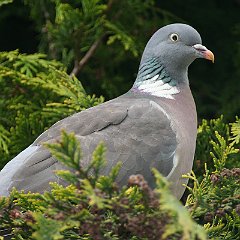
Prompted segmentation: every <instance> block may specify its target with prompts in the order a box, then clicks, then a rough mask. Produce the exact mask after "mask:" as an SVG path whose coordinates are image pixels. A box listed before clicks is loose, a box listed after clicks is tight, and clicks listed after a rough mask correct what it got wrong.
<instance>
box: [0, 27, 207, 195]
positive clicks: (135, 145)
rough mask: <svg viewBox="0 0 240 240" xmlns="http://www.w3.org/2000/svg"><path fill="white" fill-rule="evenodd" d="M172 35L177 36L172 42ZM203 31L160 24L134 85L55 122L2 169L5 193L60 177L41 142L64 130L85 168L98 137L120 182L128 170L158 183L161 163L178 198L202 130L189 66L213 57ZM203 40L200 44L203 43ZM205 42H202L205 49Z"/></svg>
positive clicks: (0, 191)
mask: <svg viewBox="0 0 240 240" xmlns="http://www.w3.org/2000/svg"><path fill="white" fill-rule="evenodd" d="M171 34H177V36H178V40H177V41H176V42H174V41H173V40H172V39H171ZM196 44H197V46H198V47H199V46H200V44H201V38H200V35H199V34H198V33H197V31H196V30H195V29H193V28H192V27H190V26H188V25H184V24H172V25H168V26H166V27H164V28H161V29H160V30H158V31H157V32H156V33H155V34H154V35H153V37H152V38H151V39H150V41H149V42H148V44H147V46H146V48H145V50H144V53H143V56H142V60H141V63H140V67H139V73H138V76H137V79H136V81H135V84H134V85H133V88H132V89H131V90H130V91H129V92H127V93H126V94H124V95H122V96H120V97H118V98H115V99H113V100H111V101H108V102H106V103H103V104H101V105H98V106H96V107H93V108H90V109H87V110H85V111H82V112H80V113H76V114H74V115H72V116H70V117H68V118H65V119H63V120H61V121H59V122H57V123H56V124H54V125H53V126H52V127H51V128H50V129H49V130H47V131H46V132H44V133H43V134H42V135H40V136H39V137H38V138H37V139H36V140H35V142H34V143H33V144H32V145H31V146H30V147H28V148H27V149H26V150H25V151H23V152H22V153H20V154H19V155H18V156H17V157H16V158H14V159H13V160H12V161H10V162H9V163H8V164H7V165H6V166H5V167H4V169H3V170H2V171H1V172H0V195H8V194H9V191H10V190H11V188H12V187H16V188H17V189H23V190H25V191H33V192H43V191H45V190H48V189H49V182H50V181H55V182H59V183H63V181H62V180H61V179H60V178H58V177H57V176H56V175H55V174H54V172H53V171H54V170H56V169H62V168H64V166H62V165H61V163H59V162H58V161H57V160H56V159H54V158H53V157H52V156H51V154H50V153H49V152H48V150H46V149H45V148H44V147H43V146H42V143H44V142H54V141H56V140H57V139H59V137H60V132H61V130H62V129H65V130H66V131H68V132H75V134H76V136H77V138H78V140H79V141H80V142H81V146H82V150H83V161H82V163H83V166H87V165H88V164H89V161H90V159H91V154H92V152H93V150H94V149H95V147H96V146H97V145H98V143H99V142H100V141H103V142H104V143H105V144H106V147H107V155H106V157H107V166H106V167H105V168H104V169H103V170H102V174H108V173H109V172H110V170H111V168H112V167H113V166H114V165H115V164H116V163H117V162H119V161H121V162H122V168H121V170H120V173H119V176H118V179H117V181H118V183H119V184H120V185H124V184H126V183H127V179H128V177H129V176H130V175H131V174H137V173H140V174H142V175H143V176H144V177H145V179H146V180H147V181H148V182H149V184H150V185H151V186H153V185H154V179H153V175H152V173H151V168H153V167H155V168H157V169H158V170H159V171H160V172H161V173H162V174H163V175H164V176H166V177H167V178H168V179H169V180H170V181H171V183H172V185H171V188H172V191H173V193H174V194H175V195H176V196H177V197H178V198H180V197H181V196H182V194H183V191H184V187H183V186H182V183H186V180H185V179H182V178H181V176H182V174H184V173H187V172H189V171H190V170H191V168H192V161H193V157H194V151H195V141H196V133H197V120H196V109H195V104H194V100H193V97H192V94H191V91H190V88H189V84H188V77H187V69H188V66H189V64H190V63H191V62H192V61H193V60H194V59H195V58H197V57H203V58H207V59H209V56H210V55H209V52H210V51H209V50H207V49H206V50H205V52H204V51H203V50H199V49H196V48H194V45H196ZM201 46H202V45H201ZM200 48H201V47H200Z"/></svg>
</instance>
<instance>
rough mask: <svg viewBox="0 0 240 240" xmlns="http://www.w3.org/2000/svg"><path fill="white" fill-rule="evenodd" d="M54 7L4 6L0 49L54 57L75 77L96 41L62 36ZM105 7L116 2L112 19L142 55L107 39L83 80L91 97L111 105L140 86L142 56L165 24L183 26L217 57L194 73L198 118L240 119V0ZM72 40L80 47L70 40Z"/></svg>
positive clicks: (193, 68)
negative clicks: (75, 67) (78, 62)
mask: <svg viewBox="0 0 240 240" xmlns="http://www.w3.org/2000/svg"><path fill="white" fill-rule="evenodd" d="M55 2H57V1H51V0H48V1H47V0H41V1H39V0H36V1H30V0H29V1H28V0H25V1H24V0H15V1H13V3H11V4H7V5H4V6H2V7H1V9H0V11H1V14H0V36H1V37H0V51H9V50H14V49H19V50H20V52H21V53H34V52H38V51H40V52H44V53H46V54H47V55H48V57H49V58H50V59H52V58H54V59H58V60H60V61H62V62H63V63H64V64H65V65H66V66H67V68H68V72H69V73H70V72H71V70H72V69H73V64H74V60H76V59H78V60H79V59H81V57H82V56H83V53H84V51H85V50H84V49H83V47H86V46H85V45H86V44H85V43H84V41H85V42H87V41H89V44H90V45H91V43H92V42H93V41H92V40H93V39H91V38H86V37H85V36H83V38H86V39H81V37H82V35H81V34H79V36H78V35H75V36H73V35H71V33H70V34H69V36H64V34H63V33H62V32H60V30H59V29H60V28H61V25H60V24H59V23H58V24H57V23H56V20H54V19H55V17H56V12H55V7H54V4H55ZM59 2H62V3H64V2H65V3H69V4H70V5H71V6H72V7H73V8H75V9H76V8H79V9H81V8H82V7H83V5H82V4H83V2H82V1H78V0H75V1H73V0H72V1H59ZM98 2H102V3H107V4H111V9H110V10H109V12H108V13H107V18H108V19H110V20H111V21H112V22H114V23H116V25H117V26H119V28H120V30H121V31H124V32H126V33H128V34H129V36H131V38H132V39H133V41H134V43H133V44H134V45H135V50H134V49H133V50H131V46H130V48H129V50H130V51H125V50H126V47H125V50H124V49H122V48H121V47H120V46H119V45H121V43H120V42H119V41H114V43H113V44H110V45H109V44H107V41H108V40H109V39H108V37H107V34H106V35H105V36H104V37H103V39H102V41H101V44H100V46H99V47H98V48H97V50H96V51H95V53H94V55H93V56H92V57H91V59H90V60H89V62H88V63H87V64H86V65H85V66H84V68H83V69H82V70H81V72H80V73H79V74H78V77H79V79H80V80H81V82H82V84H83V86H84V88H85V89H86V90H87V92H88V93H89V94H92V93H95V94H97V96H100V95H103V96H104V97H105V98H106V99H111V98H113V97H116V96H118V95H120V94H122V93H124V92H126V91H127V90H128V89H129V88H130V87H131V85H132V84H133V82H134V80H135V77H136V73H137V69H138V64H139V60H140V57H141V52H142V50H143V48H144V45H145V44H146V42H147V40H148V39H149V37H150V36H151V35H152V33H153V32H154V31H155V30H157V29H158V28H159V27H161V26H163V25H165V24H168V23H173V22H183V23H187V24H190V25H191V26H193V27H194V28H196V29H197V30H198V31H199V32H200V34H201V36H202V39H203V44H204V45H205V46H207V47H208V48H209V49H210V50H212V51H213V52H214V54H215V58H216V62H215V64H214V65H213V64H211V63H210V62H207V61H202V60H197V61H195V62H194V63H193V64H192V66H191V67H190V70H189V76H190V84H191V88H192V91H193V94H194V97H195V101H196V103H197V108H198V116H199V119H202V118H213V117H216V116H219V115H220V114H224V116H225V118H226V119H228V120H232V119H234V117H235V115H237V114H238V113H239V110H240V70H239V69H240V41H239V38H240V1H239V0H227V1H226V0H202V1H197V0H191V1H190V0H186V1H177V0H171V1H168V0H163V1H136V0H135V1H134V0H132V1H131V0H129V1H117V0H115V1H114V0H113V1H98ZM134 4H135V5H136V6H134ZM54 21H55V22H54ZM90 22H91V20H89V23H90ZM69 24H71V23H69ZM79 24H80V25H81V23H79ZM100 24H101V23H100ZM69 26H70V28H71V25H69ZM95 27H96V29H95V30H94V31H95V32H97V31H98V30H97V27H98V26H95ZM51 31H52V33H51V34H49V32H51ZM54 31H55V33H53V32H54ZM54 34H55V36H54V37H53V35H54ZM61 34H63V35H62V36H61ZM99 34H100V33H99ZM78 37H79V38H78ZM61 38H62V39H61ZM73 38H75V39H74V41H71V40H73ZM93 38H94V37H93ZM69 39H71V40H69ZM61 41H62V42H61ZM83 45H84V46H83ZM90 45H89V46H90ZM79 49H80V50H79Z"/></svg>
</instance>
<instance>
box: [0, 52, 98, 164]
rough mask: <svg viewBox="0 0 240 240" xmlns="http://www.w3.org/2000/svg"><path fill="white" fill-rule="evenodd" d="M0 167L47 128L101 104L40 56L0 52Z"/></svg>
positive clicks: (61, 67) (56, 63) (75, 79)
mask: <svg viewBox="0 0 240 240" xmlns="http://www.w3.org/2000/svg"><path fill="white" fill-rule="evenodd" d="M0 89H4V91H2V92H1V98H0V153H1V161H0V168H2V167H3V166H4V164H5V163H6V162H7V161H8V160H9V159H11V158H12V157H13V156H15V155H16V154H17V153H19V152H20V151H21V150H23V149H24V148H25V147H27V146H28V145H29V144H31V143H32V142H33V140H34V139H35V138H36V137H37V136H39V135H40V134H41V133H42V132H43V131H44V130H46V129H47V128H48V127H49V126H51V125H52V124H54V123H55V122H56V121H58V120H60V119H62V118H64V117H67V116H69V115H71V114H73V113H75V112H78V111H81V110H84V109H86V108H89V107H92V106H95V105H97V104H99V103H102V102H103V98H102V97H100V98H96V97H95V96H89V95H87V94H86V92H85V90H84V89H83V87H82V85H81V83H80V82H79V80H78V79H77V78H76V77H74V76H73V77H70V76H69V75H68V74H67V73H66V69H65V68H64V66H63V65H62V64H61V63H59V62H56V61H54V60H53V61H49V60H47V59H46V57H45V55H43V54H38V53H36V54H31V55H26V54H20V53H19V52H18V51H11V52H1V53H0Z"/></svg>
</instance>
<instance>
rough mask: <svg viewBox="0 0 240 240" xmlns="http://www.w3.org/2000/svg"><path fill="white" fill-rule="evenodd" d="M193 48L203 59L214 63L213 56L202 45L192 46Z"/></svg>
mask: <svg viewBox="0 0 240 240" xmlns="http://www.w3.org/2000/svg"><path fill="white" fill-rule="evenodd" d="M193 48H194V49H196V50H197V51H198V52H199V53H200V54H201V56H202V57H203V58H205V59H208V60H210V61H212V62H213V63H214V54H213V53H212V52H211V51H210V50H208V49H207V48H206V47H205V46H203V45H202V44H195V45H193Z"/></svg>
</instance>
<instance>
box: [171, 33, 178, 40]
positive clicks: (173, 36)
mask: <svg viewBox="0 0 240 240" xmlns="http://www.w3.org/2000/svg"><path fill="white" fill-rule="evenodd" d="M170 39H171V40H172V41H173V42H176V41H178V39H179V37H178V35H177V34H176V33H172V34H171V35H170Z"/></svg>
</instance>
